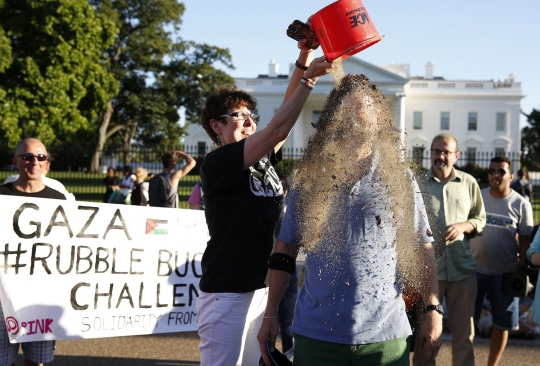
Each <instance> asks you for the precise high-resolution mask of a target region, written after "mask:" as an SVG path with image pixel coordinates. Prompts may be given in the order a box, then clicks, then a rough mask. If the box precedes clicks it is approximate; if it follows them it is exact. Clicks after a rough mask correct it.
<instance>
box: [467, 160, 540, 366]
mask: <svg viewBox="0 0 540 366" xmlns="http://www.w3.org/2000/svg"><path fill="white" fill-rule="evenodd" d="M513 179H514V174H513V173H512V161H511V160H510V159H508V158H507V157H505V156H496V157H494V158H493V159H491V163H490V165H489V169H488V180H489V187H488V188H484V189H482V198H483V199H484V205H485V207H486V215H487V223H486V227H485V228H484V232H483V234H482V236H480V237H477V238H474V239H473V240H472V241H471V250H472V253H473V255H474V258H475V259H476V267H477V268H476V279H477V282H478V295H477V297H476V307H475V314H474V315H475V320H477V321H478V319H479V318H480V314H481V311H482V305H483V303H484V297H487V299H488V301H489V302H490V304H491V314H492V318H493V327H492V333H491V347H490V349H489V358H488V365H497V363H498V362H499V360H500V358H501V356H502V353H503V352H504V349H505V347H506V341H507V340H508V331H509V330H517V329H518V320H519V298H518V297H513V296H512V295H510V294H507V293H506V292H505V291H504V290H503V286H502V282H503V281H502V278H503V273H509V272H511V271H512V267H513V266H515V265H517V264H518V263H521V264H522V265H525V264H526V262H527V256H526V253H527V249H528V248H529V245H530V237H529V235H530V234H531V232H532V230H533V226H534V221H533V212H532V207H531V204H530V203H529V201H528V200H527V199H526V198H525V197H523V196H521V195H520V194H519V193H517V192H516V191H514V190H513V189H512V188H510V184H511V183H512V180H513ZM516 234H517V237H518V239H517V240H516Z"/></svg>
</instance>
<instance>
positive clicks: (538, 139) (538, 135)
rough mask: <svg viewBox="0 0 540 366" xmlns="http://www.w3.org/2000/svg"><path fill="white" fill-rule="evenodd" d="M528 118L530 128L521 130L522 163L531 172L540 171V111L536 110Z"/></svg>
mask: <svg viewBox="0 0 540 366" xmlns="http://www.w3.org/2000/svg"><path fill="white" fill-rule="evenodd" d="M523 114H524V115H525V116H526V117H527V122H529V126H526V127H523V129H522V130H521V152H522V155H521V163H522V165H523V166H524V167H527V168H528V169H529V170H534V171H538V170H540V110H537V109H534V108H533V110H532V112H531V113H530V114H526V113H523Z"/></svg>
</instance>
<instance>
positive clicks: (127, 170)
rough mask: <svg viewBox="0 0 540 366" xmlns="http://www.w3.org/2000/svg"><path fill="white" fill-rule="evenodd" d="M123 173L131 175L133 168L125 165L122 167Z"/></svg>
mask: <svg viewBox="0 0 540 366" xmlns="http://www.w3.org/2000/svg"><path fill="white" fill-rule="evenodd" d="M124 173H129V174H131V173H133V168H132V167H131V166H130V165H126V166H125V167H124Z"/></svg>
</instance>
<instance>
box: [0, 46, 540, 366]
mask: <svg viewBox="0 0 540 366" xmlns="http://www.w3.org/2000/svg"><path fill="white" fill-rule="evenodd" d="M299 49H300V53H299V56H298V60H297V61H296V67H295V71H294V73H293V75H292V76H291V77H290V82H289V85H288V88H287V91H286V94H285V98H284V101H283V104H282V106H281V107H280V108H279V110H278V111H277V112H276V113H275V115H274V116H273V118H272V119H271V121H270V122H269V124H268V126H267V127H266V128H265V129H263V130H261V131H259V132H257V133H255V132H256V131H257V122H259V116H258V115H257V114H256V113H254V111H255V110H256V105H257V104H256V103H257V102H256V100H255V99H254V98H253V97H252V96H251V95H250V94H249V93H247V92H245V91H243V90H240V89H238V88H236V87H221V88H218V89H217V90H216V91H215V92H214V93H213V94H211V95H210V96H209V97H208V98H207V100H206V103H205V106H204V109H203V112H202V116H201V120H202V125H203V127H204V129H205V130H206V132H207V133H208V135H209V136H210V138H211V139H212V140H213V141H214V142H215V143H216V144H217V146H218V148H216V149H215V150H213V151H212V152H210V153H209V154H208V155H207V156H206V157H205V160H204V161H203V163H202V165H201V166H200V177H201V182H200V183H197V184H196V185H195V186H194V188H193V192H192V194H191V197H190V199H189V201H188V203H189V205H190V208H191V209H195V210H204V214H205V216H206V222H207V225H208V231H209V235H210V240H209V241H208V243H207V247H206V250H205V252H204V254H203V257H202V262H201V266H202V278H201V281H200V292H199V296H198V298H197V302H196V310H197V323H198V333H199V336H200V346H199V351H200V357H201V365H203V366H213V365H256V364H259V362H261V364H266V365H269V366H270V365H274V364H276V363H275V362H276V361H275V357H278V356H277V353H276V350H275V343H276V338H277V335H278V333H279V332H280V330H281V334H282V339H283V347H284V349H283V352H284V353H287V354H288V356H289V357H290V358H294V364H295V365H299V366H302V365H356V364H380V365H409V364H410V362H411V361H410V359H411V358H412V362H413V364H414V365H435V363H436V357H437V354H438V352H439V349H440V347H441V344H442V338H441V334H442V329H443V314H444V312H445V311H446V312H447V313H448V317H447V318H448V324H449V328H450V333H451V335H452V341H451V347H452V364H453V365H455V366H468V365H474V364H475V360H474V351H473V342H474V336H475V328H479V326H480V324H481V323H482V321H483V320H482V321H481V319H483V316H482V315H485V314H486V311H489V314H490V316H491V321H490V325H489V326H490V332H489V334H488V336H490V337H491V346H490V352H489V360H488V365H497V364H498V363H499V361H500V359H501V357H502V354H503V352H504V349H505V346H506V342H507V339H508V336H509V335H510V334H514V333H516V332H517V331H518V330H519V329H521V327H527V332H526V334H529V332H531V331H537V330H538V324H539V323H540V301H537V302H534V303H532V304H531V301H527V300H526V299H525V298H523V299H521V301H520V299H519V298H518V297H516V296H515V294H513V293H512V290H511V289H510V290H509V289H506V288H505V281H504V278H505V275H506V274H508V273H511V272H513V271H514V268H515V267H516V266H521V268H523V267H524V266H526V265H527V260H529V261H530V262H532V264H534V265H540V235H536V236H535V238H534V241H533V243H532V245H531V237H530V236H531V233H532V231H533V226H534V223H533V215H532V207H531V202H532V189H531V186H530V183H529V181H528V180H527V176H526V173H525V172H523V171H520V172H518V176H519V178H518V179H516V180H515V177H514V173H513V172H514V167H513V164H512V161H511V160H509V159H507V158H505V157H495V158H493V159H492V160H491V162H490V166H489V169H488V177H489V187H486V188H484V189H480V187H479V185H478V183H477V180H476V179H475V178H474V177H473V176H471V175H469V174H467V173H465V172H462V171H460V170H457V169H456V168H455V167H454V165H455V164H456V162H457V161H458V159H459V157H460V151H459V146H458V141H457V140H456V139H455V138H454V137H453V136H451V135H449V134H441V135H437V136H435V137H434V139H433V141H432V143H431V146H430V153H431V168H430V169H428V170H427V171H422V172H420V173H419V174H417V175H416V176H415V175H413V174H412V172H411V171H410V170H409V169H408V168H407V167H406V166H405V165H403V164H400V158H401V151H400V149H399V148H398V146H397V145H396V147H395V149H389V150H390V151H383V150H381V149H379V148H378V146H379V145H378V143H379V142H380V141H382V140H383V139H387V140H388V141H397V140H399V136H398V132H397V131H395V129H394V131H395V134H394V135H393V134H390V135H388V131H391V130H392V129H393V121H392V120H391V119H389V118H386V117H385V116H381V115H377V114H373V113H368V111H373V110H379V109H382V108H384V107H383V104H384V103H385V101H384V97H383V96H382V93H381V92H380V91H378V90H377V89H376V88H374V87H370V91H369V93H370V94H369V96H367V94H365V93H367V89H366V88H367V85H368V84H366V82H365V79H364V78H363V77H362V76H359V75H348V76H346V77H344V78H343V79H342V80H341V82H340V84H339V85H337V86H336V87H335V88H334V90H333V91H332V93H331V94H330V96H329V97H328V101H327V103H326V105H325V108H324V110H323V111H322V113H321V121H319V123H318V124H317V132H316V134H315V136H314V138H313V139H312V140H311V142H310V145H308V149H307V150H306V156H305V161H306V162H307V161H309V159H310V158H313V157H314V156H316V153H315V151H319V150H316V149H315V144H317V142H318V141H326V140H329V139H331V138H335V136H332V134H335V131H333V130H332V128H333V126H332V123H333V122H335V119H336V118H338V115H340V113H344V112H343V111H342V109H340V108H345V107H344V106H347V108H349V109H348V113H351V108H352V110H353V113H356V115H354V116H353V117H354V118H352V120H350V121H349V122H350V123H351V124H350V126H348V127H347V128H348V132H347V134H346V135H343V134H340V135H339V136H338V137H339V139H340V140H339V141H340V143H342V144H343V146H351V147H352V149H351V150H349V151H348V154H349V155H350V156H349V158H350V160H351V161H352V163H351V169H348V170H347V171H343V172H341V176H340V179H341V180H340V181H339V182H338V181H336V183H335V187H336V191H335V192H332V193H331V194H330V193H328V192H322V191H320V190H317V189H314V188H313V187H315V186H316V185H317V184H318V183H320V182H318V181H316V179H313V178H312V177H313V176H314V175H313V172H312V171H310V170H309V169H310V168H311V166H310V165H309V164H307V163H303V165H300V167H299V172H300V173H299V174H298V176H297V177H296V178H295V180H294V182H293V183H292V186H291V190H290V192H289V194H288V196H287V210H284V196H285V193H286V189H285V188H287V187H284V185H283V184H282V180H281V179H280V177H279V176H278V174H277V173H276V170H275V168H274V167H275V165H276V164H278V163H279V162H280V160H281V147H282V145H283V143H284V141H285V139H286V138H287V136H288V135H289V133H290V131H291V129H292V128H293V126H294V124H295V122H296V121H297V119H298V117H299V115H300V112H301V110H302V108H303V106H304V104H305V103H306V101H307V99H308V97H309V95H310V91H311V90H312V89H313V88H314V87H315V84H316V82H317V80H318V79H319V78H320V77H321V76H323V75H326V74H328V73H329V72H330V71H331V70H332V68H333V66H334V65H333V63H328V62H326V61H325V59H324V57H320V58H316V59H313V50H311V49H309V48H308V47H306V46H305V41H300V42H299ZM345 100H346V101H348V102H351V101H354V103H352V105H353V107H349V106H350V105H351V103H343V101H345ZM354 108H356V109H354ZM341 122H342V121H340V123H341ZM316 147H317V148H319V147H320V146H316ZM310 154H311V155H310ZM328 156H329V155H328ZM331 158H334V157H331ZM180 159H183V160H184V161H185V164H184V165H183V167H182V168H181V169H176V165H177V163H178V161H179V160H180ZM162 162H163V170H162V172H161V173H159V174H155V175H151V174H148V172H147V171H146V170H145V169H144V168H143V167H137V168H136V169H135V174H133V169H132V167H130V166H125V167H124V168H123V175H122V178H119V177H117V176H116V172H115V170H114V169H113V168H109V169H108V172H107V176H106V177H105V178H104V180H103V184H104V185H105V187H106V193H105V196H104V202H109V203H122V204H127V203H130V204H133V205H142V206H147V205H149V206H157V207H170V208H177V207H178V184H179V181H180V179H181V178H182V177H183V176H185V175H186V174H188V173H189V172H190V171H191V170H192V169H193V168H194V167H195V160H194V159H193V158H192V157H191V156H190V155H188V154H186V153H184V152H182V151H171V152H167V153H165V154H164V155H163V157H162ZM13 164H14V165H15V166H16V167H17V169H18V170H19V175H18V176H16V177H13V178H9V180H8V181H6V182H5V184H4V185H2V186H0V194H2V195H16V196H24V197H40V198H50V199H73V198H72V195H71V196H70V194H69V193H68V192H67V191H66V190H65V187H63V186H61V185H58V184H57V183H58V182H55V181H53V180H51V179H49V178H46V176H45V175H46V174H47V171H48V170H49V168H50V158H49V156H48V154H47V150H46V148H45V146H44V145H43V144H42V143H41V142H40V141H38V140H36V139H33V138H28V139H24V140H22V141H21V142H20V143H19V144H18V145H17V147H16V149H15V152H14V156H13ZM324 170H325V168H323V170H322V172H323V173H324ZM389 171H392V174H394V176H395V177H398V178H397V179H396V180H395V181H392V182H389V181H388V179H389V178H388V177H389V175H388V172H389ZM303 174H304V175H303ZM317 174H319V175H323V174H322V173H321V172H317V173H316V175H317ZM320 179H321V180H323V179H329V180H330V179H334V180H336V177H335V176H331V177H326V178H325V177H322V176H321V178H320ZM330 182H331V180H330ZM512 188H514V189H512ZM392 190H396V191H397V190H399V195H396V192H393V191H392ZM328 195H330V196H331V200H330V201H324V200H326V199H328ZM399 197H401V198H402V200H401V199H400V202H399V204H400V205H401V206H399V207H398V203H396V199H397V198H399ZM321 202H328V206H329V207H328V212H327V214H326V216H325V217H313V216H310V211H309V210H308V207H309V205H310V204H315V205H317V204H321ZM389 208H390V209H389ZM317 221H320V222H318V223H316V222H317ZM315 226H316V227H319V228H323V230H322V231H321V233H320V235H318V236H317V237H316V240H315V241H316V243H317V247H314V248H308V249H307V250H306V253H305V254H306V260H305V265H306V267H305V272H304V276H303V277H304V280H303V285H302V287H301V290H300V291H299V293H297V287H296V286H297V284H298V271H297V268H296V267H297V266H296V256H297V255H298V253H299V250H300V247H301V246H302V245H304V244H305V243H306V240H307V239H306V238H307V237H308V236H309V235H311V234H312V233H311V234H310V232H309V230H314V229H313V227H315ZM404 238H405V239H404ZM407 253H408V254H407ZM411 253H413V254H411ZM411 255H414V256H411ZM403 256H405V259H406V260H409V261H414V262H416V263H417V264H418V266H417V267H418V268H420V270H418V271H417V273H414V274H413V278H414V281H412V280H411V281H410V283H407V281H408V279H407V278H405V277H406V276H405V275H406V274H409V275H410V273H405V272H406V271H404V270H403V268H405V267H403V266H404V265H405V264H403V258H402V257H403ZM400 261H401V262H400ZM406 268H409V267H406ZM410 268H412V267H410ZM410 268H409V269H410ZM267 276H268V277H267ZM404 285H408V286H409V287H411V288H412V291H413V292H416V293H417V298H418V299H419V300H418V301H417V302H416V304H414V305H412V307H410V308H409V309H407V308H406V305H405V302H404V301H403V299H402V296H401V295H402V292H403V288H404ZM411 285H412V286H411ZM536 294H537V296H540V293H539V290H538V287H537V290H536ZM538 298H539V299H540V297H538ZM443 304H444V306H443ZM486 304H487V305H486ZM293 307H295V310H294V319H292V316H291V313H292V311H291V310H292V308H293ZM0 310H1V308H0ZM520 312H521V313H520ZM280 323H281V329H280ZM482 329H483V327H482ZM0 346H1V347H2V348H1V349H0V365H11V364H12V363H13V362H14V361H15V357H16V355H17V352H18V348H19V344H10V343H9V339H8V336H7V331H6V325H5V322H4V317H3V314H0ZM410 351H413V355H412V357H411V355H410V353H409V352H410ZM23 352H24V354H25V365H39V364H43V363H47V362H51V361H52V359H53V354H54V342H53V341H46V342H29V343H23ZM261 357H262V359H261Z"/></svg>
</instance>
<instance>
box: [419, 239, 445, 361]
mask: <svg viewBox="0 0 540 366" xmlns="http://www.w3.org/2000/svg"><path fill="white" fill-rule="evenodd" d="M419 255H420V263H422V264H423V266H424V268H426V271H425V274H424V278H423V281H422V287H421V289H420V290H421V292H422V299H423V300H424V305H426V306H427V305H437V304H440V303H439V296H438V292H439V286H438V279H437V270H436V268H437V265H436V263H435V254H434V251H433V245H431V243H429V244H424V245H422V246H421V247H420V249H419ZM419 341H420V345H419V347H418V350H419V351H418V352H420V353H422V354H423V357H422V360H421V362H420V364H421V365H426V364H428V363H429V362H433V361H435V358H436V357H437V354H438V353H439V349H440V348H441V345H442V315H441V314H439V313H438V312H437V311H435V310H431V311H428V312H427V314H426V321H425V323H424V325H423V326H422V328H421V329H420V336H419Z"/></svg>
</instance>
